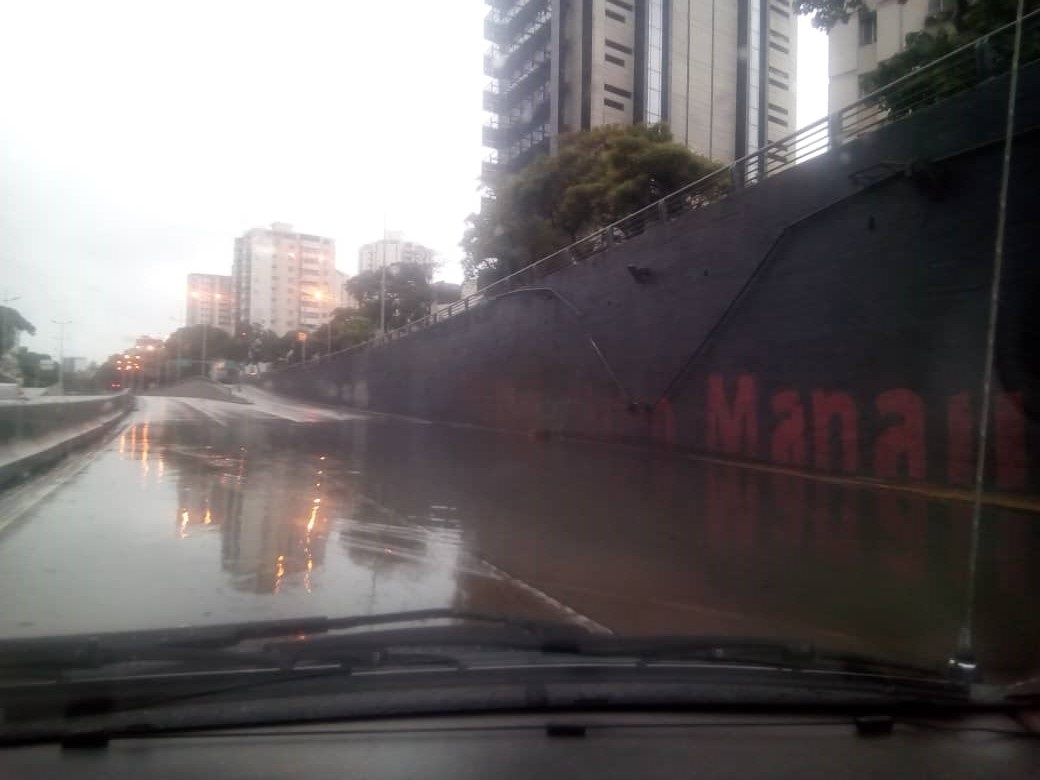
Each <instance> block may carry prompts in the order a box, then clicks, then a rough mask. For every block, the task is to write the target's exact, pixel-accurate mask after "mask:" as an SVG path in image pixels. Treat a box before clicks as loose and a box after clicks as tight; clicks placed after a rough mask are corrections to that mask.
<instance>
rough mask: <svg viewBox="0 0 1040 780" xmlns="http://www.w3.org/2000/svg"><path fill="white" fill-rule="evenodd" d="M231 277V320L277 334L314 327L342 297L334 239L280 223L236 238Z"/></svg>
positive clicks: (329, 312)
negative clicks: (260, 326)
mask: <svg viewBox="0 0 1040 780" xmlns="http://www.w3.org/2000/svg"><path fill="white" fill-rule="evenodd" d="M232 277H233V288H234V311H235V321H236V322H244V323H250V324H254V323H256V324H259V325H262V326H263V327H265V328H270V329H271V330H273V331H274V332H275V333H278V334H283V333H285V332H286V331H290V330H305V331H310V330H313V329H314V328H316V327H318V326H319V325H320V324H322V323H323V322H325V321H327V320H328V318H329V317H330V316H331V313H332V311H333V310H334V309H335V308H336V307H337V306H338V305H339V303H340V301H341V297H342V287H343V285H342V275H341V274H340V273H339V272H338V271H337V270H336V244H335V241H333V239H331V238H324V237H322V236H314V235H309V234H307V233H297V232H294V231H293V229H292V226H291V225H286V224H283V223H275V224H273V225H271V227H270V228H255V229H253V230H250V231H248V232H247V233H245V234H244V235H243V236H241V237H240V238H236V239H235V261H234V267H233V271H232Z"/></svg>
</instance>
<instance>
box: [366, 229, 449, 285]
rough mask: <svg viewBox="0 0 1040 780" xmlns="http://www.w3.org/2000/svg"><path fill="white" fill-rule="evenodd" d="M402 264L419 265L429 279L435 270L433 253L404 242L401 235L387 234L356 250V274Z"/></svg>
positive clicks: (420, 246) (422, 247)
mask: <svg viewBox="0 0 1040 780" xmlns="http://www.w3.org/2000/svg"><path fill="white" fill-rule="evenodd" d="M403 263H412V264H415V265H421V266H422V267H423V268H425V269H426V276H427V277H428V278H430V279H432V278H433V272H434V270H436V268H437V260H436V255H435V253H434V251H433V250H432V249H430V248H429V247H427V246H423V245H422V244H417V243H416V242H414V241H405V239H404V234H403V233H388V234H387V235H386V238H382V239H380V240H379V241H373V242H372V243H370V244H365V245H364V246H362V247H361V248H360V249H359V250H358V273H365V272H366V271H378V270H380V269H381V268H382V267H383V265H384V264H385V265H386V267H387V268H390V267H392V266H394V265H397V264H403Z"/></svg>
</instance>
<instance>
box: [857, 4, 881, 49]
mask: <svg viewBox="0 0 1040 780" xmlns="http://www.w3.org/2000/svg"><path fill="white" fill-rule="evenodd" d="M872 43H877V11H860V14H859V45H860V46H869V45H870V44H872Z"/></svg>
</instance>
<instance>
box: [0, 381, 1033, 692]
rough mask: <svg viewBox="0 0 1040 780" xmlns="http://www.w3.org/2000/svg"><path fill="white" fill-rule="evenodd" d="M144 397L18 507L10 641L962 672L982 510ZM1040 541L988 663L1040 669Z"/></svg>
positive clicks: (989, 633) (276, 408)
mask: <svg viewBox="0 0 1040 780" xmlns="http://www.w3.org/2000/svg"><path fill="white" fill-rule="evenodd" d="M242 394H243V396H244V397H246V398H247V399H248V400H250V401H251V402H252V403H250V404H232V403H227V402H223V401H211V400H203V399H192V398H176V399H175V398H165V397H142V398H140V399H139V401H140V406H139V409H138V410H137V411H135V412H134V413H133V414H132V415H131V416H130V417H128V419H127V420H126V422H125V424H124V425H123V426H122V428H120V429H119V431H118V432H117V433H116V435H114V436H112V437H111V438H109V439H108V440H106V441H104V442H103V443H102V444H101V445H99V446H98V447H97V448H96V449H95V450H93V451H91V452H88V453H84V454H81V455H78V456H76V457H75V458H73V459H71V460H70V461H68V462H66V463H63V464H62V465H61V466H59V467H58V468H56V469H54V470H52V471H51V472H48V473H47V474H45V475H43V476H42V477H40V478H38V479H36V480H34V481H33V482H32V483H29V484H27V485H23V486H21V487H19V488H17V489H15V490H13V491H9V492H8V493H6V494H4V495H2V496H0V518H4V519H5V520H6V521H7V522H8V525H7V527H6V530H4V531H0V636H25V635H41V634H54V633H68V632H81V631H101V630H119V629H134V628H145V627H148V628H156V627H163V626H171V625H198V624H204V623H221V622H228V621H236V620H253V619H269V618H278V617H288V616H298V615H314V614H324V615H347V614H356V613H373V612H387V611H396V610H403V609H415V608H420V607H434V606H437V607H441V606H451V607H458V608H464V609H476V610H481V611H490V612H504V613H509V614H522V615H525V616H532V617H548V618H557V619H563V620H574V621H579V622H583V623H585V624H586V625H589V626H591V627H596V628H604V629H608V630H614V631H618V632H645V633H682V632H695V633H727V634H734V633H739V634H744V635H748V634H755V635H770V636H784V637H792V638H799V639H811V640H815V641H820V642H825V643H827V644H830V645H838V646H842V647H849V648H854V649H859V650H867V651H874V652H883V653H886V654H889V655H896V656H900V657H904V658H907V659H908V660H920V661H926V662H940V661H941V660H942V659H944V658H946V657H948V655H949V653H950V652H951V650H952V648H953V647H954V646H955V643H956V637H957V635H958V632H959V630H960V629H961V627H962V625H963V624H964V620H965V618H966V613H965V610H966V605H967V603H968V579H967V572H968V560H969V554H970V548H971V545H970V511H969V509H970V508H969V507H968V506H967V505H965V504H962V503H957V502H943V501H936V500H929V499H927V498H924V497H921V496H915V495H900V494H898V493H896V494H893V493H886V492H882V491H874V490H871V489H869V488H866V487H856V486H843V485H835V484H827V483H822V482H819V481H814V480H808V479H804V478H796V477H791V476H785V475H780V474H767V473H758V472H755V471H754V470H753V469H742V468H735V467H731V466H726V465H720V464H717V463H714V464H713V463H704V462H698V461H697V460H694V459H690V458H680V457H676V456H670V455H666V454H660V453H649V452H646V451H642V450H637V449H627V448H620V447H605V446H597V445H590V444H582V443H574V442H561V441H536V440H531V439H527V438H524V437H521V436H511V435H505V434H499V433H493V432H488V431H480V430H473V429H462V428H454V427H449V426H443V425H431V424H424V423H421V422H415V421H406V420H398V419H394V418H388V417H380V416H367V415H363V414H358V413H354V412H351V411H347V410H337V409H329V408H323V407H317V406H311V405H306V404H299V403H296V402H294V401H290V400H287V399H284V398H277V397H274V396H270V395H268V394H265V393H263V392H261V391H259V390H255V389H250V388H245V389H244V390H243V392H242ZM1038 554H1040V523H1037V518H1036V516H1034V515H1031V514H1029V513H1026V512H1020V511H1013V510H1009V509H993V510H991V511H990V512H988V513H987V516H986V518H985V522H984V526H983V536H982V538H981V544H980V546H979V555H980V560H979V561H978V564H979V565H978V572H979V574H978V579H977V581H976V583H975V585H976V603H975V606H976V609H975V611H974V612H973V613H972V615H971V618H972V622H973V628H974V631H975V634H976V636H977V639H978V651H979V654H980V657H982V658H983V659H984V661H985V662H987V663H988V664H989V666H990V667H992V668H994V669H1000V670H1003V671H1004V672H1006V673H1008V674H1013V673H1017V672H1019V671H1022V670H1030V669H1032V670H1035V669H1037V668H1040V616H1038V614H1037V612H1036V610H1034V609H1031V608H1030V607H1029V604H1030V603H1031V601H1032V600H1033V598H1034V597H1035V596H1036V594H1037V592H1038V590H1040V579H1038V572H1037V570H1036V568H1035V567H1034V566H1033V565H1032V561H1035V560H1036V557H1037V555H1038Z"/></svg>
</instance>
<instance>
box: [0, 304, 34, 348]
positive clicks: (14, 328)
mask: <svg viewBox="0 0 1040 780" xmlns="http://www.w3.org/2000/svg"><path fill="white" fill-rule="evenodd" d="M18 333H28V334H29V335H30V336H34V335H36V328H35V327H34V326H33V324H32V323H31V322H29V320H27V319H25V317H23V316H22V315H21V313H20V312H19V311H18V310H17V309H12V308H11V307H10V306H0V355H3V354H4V353H6V352H8V351H9V350H10V349H12V348H13V347H14V345H15V341H16V336H17V334H18Z"/></svg>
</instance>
